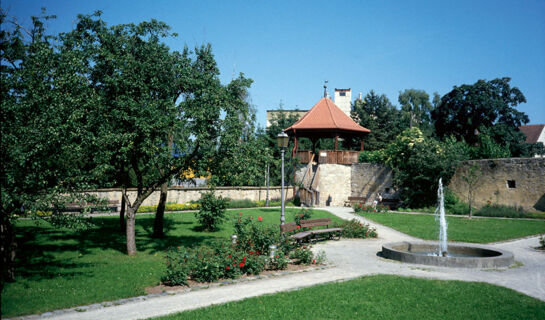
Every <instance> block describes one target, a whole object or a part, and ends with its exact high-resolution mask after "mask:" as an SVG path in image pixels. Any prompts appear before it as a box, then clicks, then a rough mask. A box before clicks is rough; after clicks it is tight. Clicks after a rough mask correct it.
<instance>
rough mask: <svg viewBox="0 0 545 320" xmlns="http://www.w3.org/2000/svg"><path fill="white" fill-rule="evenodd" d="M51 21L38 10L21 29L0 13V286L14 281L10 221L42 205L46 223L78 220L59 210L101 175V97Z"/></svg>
mask: <svg viewBox="0 0 545 320" xmlns="http://www.w3.org/2000/svg"><path fill="white" fill-rule="evenodd" d="M51 18H53V17H52V16H47V15H45V12H44V13H43V15H42V16H41V17H33V18H32V25H31V26H28V27H27V26H22V25H19V24H18V23H17V21H16V20H14V19H12V18H9V17H8V16H7V14H6V12H4V11H2V13H1V14H0V22H1V26H2V28H1V31H0V52H1V69H0V70H1V73H0V75H1V81H2V86H1V99H0V105H1V117H2V126H1V136H2V139H1V150H2V154H1V156H2V159H1V197H2V198H1V200H2V207H1V213H0V214H1V238H2V239H1V240H2V241H1V252H2V263H1V264H2V283H3V282H4V281H9V280H13V279H14V269H13V261H14V258H15V244H16V243H15V230H14V220H15V219H16V218H17V217H18V216H21V215H26V216H29V215H32V214H33V213H36V212H38V210H41V211H45V212H50V213H51V215H46V216H45V218H47V219H48V220H49V221H50V222H52V223H55V224H63V225H69V226H70V225H71V226H77V225H79V224H80V223H82V222H83V220H82V219H75V218H79V217H78V216H75V215H63V214H62V210H61V209H62V205H63V202H66V201H74V200H76V197H74V196H75V195H76V194H75V193H74V191H77V190H81V189H84V188H85V187H89V186H91V185H92V183H93V182H96V181H97V179H100V176H101V175H100V171H101V170H100V168H99V167H97V166H94V165H93V161H92V160H90V159H92V157H93V153H94V150H95V149H96V148H97V143H99V142H97V140H96V139H95V134H94V133H95V132H96V131H95V128H96V126H95V124H96V123H94V122H93V121H91V119H92V118H93V116H91V114H92V111H90V110H92V109H93V108H94V106H96V105H97V104H98V103H99V100H100V99H99V96H98V95H97V94H96V92H95V91H94V89H93V88H92V87H91V86H90V85H89V82H88V79H87V75H89V74H90V70H91V69H90V65H89V64H88V63H87V57H86V55H85V53H84V52H81V51H70V50H66V51H63V50H60V49H59V46H58V41H59V40H60V39H59V38H57V37H53V36H50V35H47V34H46V30H45V27H44V21H46V20H48V19H51ZM96 121H100V119H96ZM67 193H71V194H72V196H71V197H66V196H65V195H66V194H67Z"/></svg>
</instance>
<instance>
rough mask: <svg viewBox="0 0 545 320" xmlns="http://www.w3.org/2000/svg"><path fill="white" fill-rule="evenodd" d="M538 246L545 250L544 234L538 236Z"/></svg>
mask: <svg viewBox="0 0 545 320" xmlns="http://www.w3.org/2000/svg"><path fill="white" fill-rule="evenodd" d="M539 248H540V249H544V250H545V235H541V236H540V237H539Z"/></svg>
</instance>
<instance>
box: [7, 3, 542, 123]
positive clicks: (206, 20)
mask: <svg viewBox="0 0 545 320" xmlns="http://www.w3.org/2000/svg"><path fill="white" fill-rule="evenodd" d="M41 7H46V8H47V11H48V12H49V13H50V14H56V15H57V16H58V18H57V20H55V21H53V22H50V23H49V30H50V31H51V32H53V33H57V32H63V31H68V30H70V29H71V28H72V27H73V26H74V21H75V19H76V15H77V14H78V13H92V12H93V11H95V10H101V11H103V19H104V20H105V21H106V22H107V23H108V24H110V25H112V24H120V23H129V22H140V21H144V20H149V19H152V18H155V19H158V20H161V21H164V22H166V23H167V24H169V25H170V26H171V27H172V30H173V31H174V32H177V33H178V34H179V36H178V37H177V38H175V39H169V40H168V41H167V43H168V44H169V46H170V47H171V49H173V50H181V49H183V47H184V46H185V45H188V46H189V47H194V46H195V45H200V44H203V43H208V42H209V43H211V44H212V47H213V50H214V53H215V56H216V60H217V62H218V65H219V67H220V70H221V72H222V75H221V79H222V81H223V82H224V83H227V82H228V81H229V80H231V78H232V77H233V74H238V73H239V72H243V73H244V74H245V75H246V76H247V77H249V78H252V79H253V80H254V84H253V85H252V88H251V90H250V94H251V97H250V98H251V103H252V104H253V105H254V106H255V108H256V109H257V116H258V122H259V123H260V124H261V125H263V126H264V124H265V111H266V110H267V109H275V108H277V107H278V105H279V104H280V102H282V103H283V105H284V108H285V109H294V108H300V109H307V108H310V107H312V106H313V105H314V104H315V103H316V102H317V101H318V100H319V99H320V97H321V96H322V95H323V88H322V86H323V83H324V80H328V81H329V92H330V94H331V95H333V89H334V88H352V92H353V94H352V97H353V98H356V97H357V95H358V93H359V92H363V94H364V95H365V94H366V93H367V92H368V91H369V90H371V89H373V90H375V92H377V93H384V94H386V95H387V96H388V98H389V99H390V100H391V101H392V102H393V103H394V104H396V105H397V104H398V103H397V97H398V95H399V92H400V91H403V90H405V89H410V88H414V89H422V90H425V91H426V92H428V93H429V94H430V95H431V94H432V93H433V92H438V93H439V94H440V95H443V94H445V93H447V92H449V91H450V90H451V89H452V87H453V86H455V85H461V84H472V83H475V82H476V81H477V80H479V79H486V80H491V79H494V78H498V77H511V78H512V80H511V85H512V86H516V87H518V88H519V89H520V90H521V91H522V92H523V93H524V95H525V96H526V99H527V100H528V102H527V103H525V104H522V105H520V106H519V107H518V108H519V110H521V111H523V112H525V113H526V114H528V116H529V117H530V123H531V124H538V123H545V1H542V0H537V1H532V0H519V1H498V0H495V1H478V0H473V1H462V0H457V1H202V0H201V1H161V0H155V1H136V0H133V1H121V0H116V1H111V0H110V1H108V0H104V1H89V0H88V1H79V0H71V1H64V0H62V1H51V0H50V1H46V0H24V1H23V0H3V1H2V8H3V9H7V10H8V12H9V14H10V15H12V16H15V17H17V18H18V19H19V21H20V22H22V23H27V24H28V23H30V18H29V17H30V16H31V15H37V14H39V12H40V8H41Z"/></svg>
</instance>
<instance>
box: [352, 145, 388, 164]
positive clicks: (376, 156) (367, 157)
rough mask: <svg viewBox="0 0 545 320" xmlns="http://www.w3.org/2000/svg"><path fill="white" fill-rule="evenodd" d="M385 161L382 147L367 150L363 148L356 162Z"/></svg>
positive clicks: (380, 162)
mask: <svg viewBox="0 0 545 320" xmlns="http://www.w3.org/2000/svg"><path fill="white" fill-rule="evenodd" d="M385 161H386V155H385V154H384V149H380V150H374V151H368V150H364V151H362V152H360V154H359V157H358V162H360V163H379V164H382V163H384V162H385Z"/></svg>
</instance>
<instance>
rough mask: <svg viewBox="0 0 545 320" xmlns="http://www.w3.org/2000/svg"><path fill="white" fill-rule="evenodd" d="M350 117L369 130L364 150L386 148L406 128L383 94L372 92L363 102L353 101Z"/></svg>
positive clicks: (398, 112)
mask: <svg viewBox="0 0 545 320" xmlns="http://www.w3.org/2000/svg"><path fill="white" fill-rule="evenodd" d="M350 115H351V117H352V119H354V121H356V122H357V123H358V124H359V125H361V126H363V127H365V128H367V129H369V130H371V133H369V134H368V135H367V137H366V138H365V149H366V150H371V151H374V150H380V149H382V148H384V147H386V146H387V145H388V144H389V143H390V142H391V141H392V140H393V139H394V138H395V137H396V136H397V135H398V134H399V133H401V131H402V130H403V129H404V128H406V127H404V126H403V124H402V122H401V113H400V111H399V110H397V109H396V108H395V107H394V106H393V105H392V103H391V102H390V100H388V98H387V97H386V96H385V95H384V94H382V95H378V94H376V93H375V92H374V91H373V90H371V91H369V93H367V95H365V97H364V98H363V100H360V99H357V100H355V101H354V103H353V105H352V111H351V113H350ZM360 162H365V161H360Z"/></svg>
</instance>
